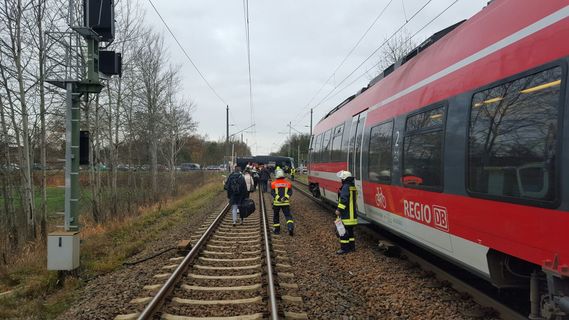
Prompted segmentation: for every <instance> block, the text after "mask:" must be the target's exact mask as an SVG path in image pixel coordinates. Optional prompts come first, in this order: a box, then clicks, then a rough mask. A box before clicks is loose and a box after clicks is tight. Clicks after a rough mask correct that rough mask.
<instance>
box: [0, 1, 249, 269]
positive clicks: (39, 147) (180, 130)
mask: <svg viewBox="0 0 569 320" xmlns="http://www.w3.org/2000/svg"><path fill="white" fill-rule="evenodd" d="M68 4H69V2H68V1H66V0H4V1H3V2H2V4H0V106H1V108H0V255H1V254H5V253H10V252H15V251H17V250H18V248H20V247H21V245H22V244H24V243H25V242H28V241H34V240H36V239H44V238H45V236H46V235H47V233H48V232H49V230H50V228H51V229H53V226H52V225H53V224H55V222H54V221H52V220H54V219H55V218H53V217H51V216H49V214H50V212H49V210H48V206H49V203H50V201H49V200H50V194H51V192H54V193H57V189H55V190H54V188H57V187H60V186H61V185H63V181H62V179H61V177H62V176H63V171H62V169H63V168H64V165H65V164H64V162H62V159H64V157H65V112H66V100H65V99H66V96H65V91H64V90H61V89H59V88H57V87H55V86H53V85H51V84H49V83H48V80H50V79H60V78H62V77H65V76H66V75H67V74H71V71H73V70H75V71H77V74H78V75H79V76H81V75H82V74H84V72H85V61H86V48H85V46H84V45H82V44H81V42H80V41H78V40H77V39H78V38H75V36H74V35H73V33H71V30H70V28H69V25H68V24H69V21H70V20H69V13H70V12H71V13H73V15H74V16H75V17H81V16H82V1H75V4H76V6H75V7H74V8H73V10H68ZM115 21H116V34H115V40H114V42H113V43H111V44H110V46H109V47H108V48H107V49H109V50H115V51H117V52H121V53H122V76H121V77H113V78H110V79H106V80H104V81H103V84H104V88H103V90H102V92H101V93H100V94H89V95H83V96H82V97H81V98H82V100H81V130H87V131H89V132H90V141H89V151H90V152H89V162H90V164H89V165H88V166H83V167H82V172H81V183H82V192H83V193H82V199H81V202H82V203H83V204H84V205H82V208H83V209H84V211H85V212H88V213H90V215H89V218H91V219H92V220H93V221H94V222H96V223H102V222H105V221H106V220H108V219H112V218H116V217H120V216H121V215H124V214H127V213H130V212H132V211H133V210H135V208H137V207H139V206H140V205H143V204H145V203H149V202H152V201H154V202H155V201H159V200H161V199H162V198H163V197H166V196H172V195H175V194H176V193H177V192H178V190H179V189H180V186H181V185H183V184H184V183H191V179H185V178H184V177H183V173H180V172H179V170H178V169H177V166H178V165H179V164H180V163H182V162H197V163H200V164H205V165H208V164H220V163H222V162H223V160H224V156H225V155H227V154H228V151H227V150H228V148H230V146H229V145H228V144H226V143H225V142H223V141H218V142H216V141H207V137H202V136H199V135H197V134H196V133H195V132H196V129H197V126H198V122H197V121H196V120H195V119H194V118H193V116H192V113H193V111H194V110H195V108H196V107H197V106H196V104H195V102H193V101H192V100H191V98H190V97H188V96H186V95H185V94H184V91H183V84H182V78H181V73H180V69H181V68H180V66H179V65H176V64H174V63H173V62H172V61H171V60H170V57H169V52H168V49H167V47H166V46H165V44H164V35H163V33H162V32H160V31H158V30H156V29H155V28H153V27H152V26H150V25H149V24H148V23H147V22H145V12H144V11H143V10H142V9H141V5H140V3H139V2H138V1H118V2H116V6H115ZM74 24H75V25H81V20H80V19H79V20H76V21H75V22H74ZM74 41H75V42H74ZM70 43H75V46H74V47H72V48H71V49H67V45H68V44H70ZM74 68H75V69H74ZM61 72H65V73H66V74H63V75H62V74H61ZM238 148H239V150H240V152H242V154H250V150H249V149H248V147H247V146H246V145H244V144H238ZM229 150H230V149H229ZM229 152H230V151H229ZM58 169H59V170H58ZM184 179H185V180H184ZM59 224H61V222H59ZM0 258H1V256H0ZM0 263H1V261H0Z"/></svg>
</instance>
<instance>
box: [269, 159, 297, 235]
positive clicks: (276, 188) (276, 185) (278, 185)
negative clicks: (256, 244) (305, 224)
mask: <svg viewBox="0 0 569 320" xmlns="http://www.w3.org/2000/svg"><path fill="white" fill-rule="evenodd" d="M271 195H272V196H273V212H274V214H273V232H274V234H279V233H280V232H281V224H280V223H279V212H280V210H281V209H282V210H283V214H284V216H285V218H286V226H287V229H288V234H289V235H290V236H292V235H293V233H294V221H293V220H292V215H291V213H290V197H291V196H292V184H291V183H290V182H289V181H288V180H286V179H285V174H284V171H283V170H282V169H278V170H276V171H275V181H273V182H272V183H271Z"/></svg>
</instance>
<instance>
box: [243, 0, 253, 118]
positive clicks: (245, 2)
mask: <svg viewBox="0 0 569 320" xmlns="http://www.w3.org/2000/svg"><path fill="white" fill-rule="evenodd" d="M243 16H244V20H245V21H244V22H245V41H246V46H247V70H248V73H249V109H250V112H251V125H253V124H254V123H255V120H254V117H253V114H254V112H253V85H252V84H253V81H252V76H251V36H250V31H249V30H250V28H249V0H243Z"/></svg>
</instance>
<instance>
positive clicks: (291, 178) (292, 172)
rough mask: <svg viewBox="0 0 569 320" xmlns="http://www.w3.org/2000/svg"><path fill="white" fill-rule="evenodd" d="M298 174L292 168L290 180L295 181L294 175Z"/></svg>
mask: <svg viewBox="0 0 569 320" xmlns="http://www.w3.org/2000/svg"><path fill="white" fill-rule="evenodd" d="M295 174H296V168H295V167H292V168H290V180H291V181H294V175H295Z"/></svg>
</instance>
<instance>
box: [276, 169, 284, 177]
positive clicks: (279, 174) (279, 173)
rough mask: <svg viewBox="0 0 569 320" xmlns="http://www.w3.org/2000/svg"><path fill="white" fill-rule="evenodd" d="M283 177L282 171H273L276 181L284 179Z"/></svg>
mask: <svg viewBox="0 0 569 320" xmlns="http://www.w3.org/2000/svg"><path fill="white" fill-rule="evenodd" d="M284 176H285V174H284V171H282V170H281V169H277V170H276V171H275V178H277V179H278V178H284Z"/></svg>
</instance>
